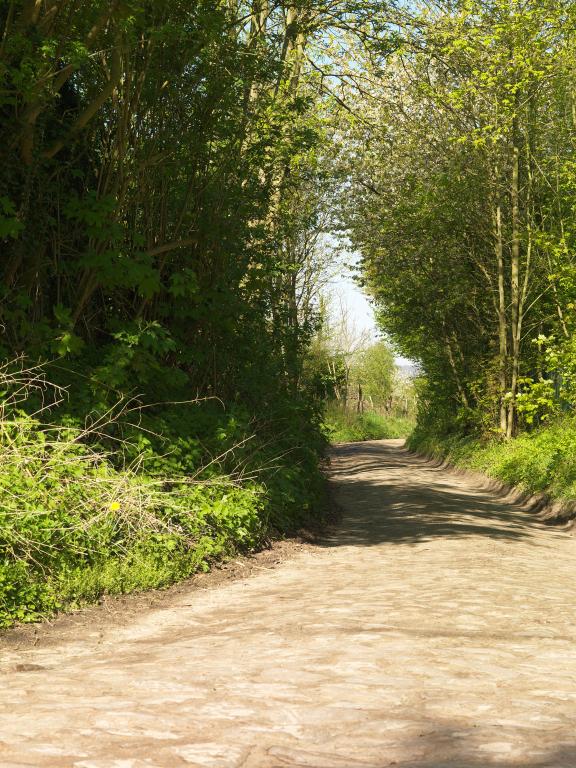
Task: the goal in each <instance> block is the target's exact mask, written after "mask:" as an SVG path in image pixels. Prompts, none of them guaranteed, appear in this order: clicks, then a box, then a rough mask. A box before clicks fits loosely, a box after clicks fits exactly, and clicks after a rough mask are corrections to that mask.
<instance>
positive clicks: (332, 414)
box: [324, 404, 414, 443]
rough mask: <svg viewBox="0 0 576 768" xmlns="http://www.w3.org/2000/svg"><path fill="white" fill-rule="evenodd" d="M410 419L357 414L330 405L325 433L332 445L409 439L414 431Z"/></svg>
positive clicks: (325, 422)
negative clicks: (401, 438)
mask: <svg viewBox="0 0 576 768" xmlns="http://www.w3.org/2000/svg"><path fill="white" fill-rule="evenodd" d="M413 426H414V423H413V422H412V421H411V420H410V419H406V418H403V417H398V416H385V415H383V414H379V413H375V412H373V411H365V412H364V413H357V412H356V411H348V410H344V409H342V408H339V407H338V406H337V405H335V404H330V405H329V406H328V407H327V409H326V414H325V416H324V431H325V434H326V436H327V437H328V439H329V440H330V442H331V443H357V442H362V441H364V440H386V439H391V438H400V437H407V436H408V435H409V434H410V432H411V430H412V429H413Z"/></svg>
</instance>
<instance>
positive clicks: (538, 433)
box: [408, 419, 576, 500]
mask: <svg viewBox="0 0 576 768" xmlns="http://www.w3.org/2000/svg"><path fill="white" fill-rule="evenodd" d="M408 447H409V448H411V449H413V450H417V451H421V452H423V453H427V454H429V455H432V456H435V457H437V458H446V459H448V461H450V462H451V463H452V464H454V465H456V466H458V467H462V468H463V469H471V470H475V471H478V472H483V473H484V474H485V475H488V476H489V477H492V478H494V479H496V480H500V481H501V482H504V483H508V484H510V485H514V486H516V487H518V488H520V489H521V490H523V491H526V492H527V493H541V492H544V493H546V494H548V495H549V496H550V497H552V498H554V499H559V500H574V499H576V420H574V419H564V420H563V421H562V422H556V423H552V424H549V425H548V426H545V427H541V428H540V429H537V430H534V431H533V432H530V433H524V434H522V435H519V436H518V437H516V438H514V439H513V440H510V441H504V440H500V439H491V440H479V439H475V438H470V437H467V438H463V437H457V436H451V437H445V438H441V437H437V436H434V435H429V434H423V433H422V432H420V431H419V430H418V429H417V430H415V432H414V433H413V435H412V436H411V438H410V439H409V441H408Z"/></svg>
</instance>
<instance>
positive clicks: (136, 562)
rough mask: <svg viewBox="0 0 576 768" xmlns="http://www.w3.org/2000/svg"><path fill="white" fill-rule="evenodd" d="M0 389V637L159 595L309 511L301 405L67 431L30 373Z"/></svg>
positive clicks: (119, 414)
mask: <svg viewBox="0 0 576 768" xmlns="http://www.w3.org/2000/svg"><path fill="white" fill-rule="evenodd" d="M0 387H1V388H2V390H3V391H4V395H3V401H2V402H3V407H2V409H1V411H0V554H1V559H0V626H4V627H6V626H9V625H11V624H13V623H14V622H16V621H35V620H38V619H40V618H42V617H43V616H46V615H48V614H50V613H53V612H54V611H57V610H61V609H66V608H70V607H74V606H77V605H79V604H82V603H83V602H86V601H94V600H97V599H98V598H99V597H100V596H101V595H102V594H104V593H109V594H113V593H121V592H129V591H133V590H139V589H148V588H153V587H162V586H165V585H167V584H170V583H172V582H174V581H176V580H178V579H183V578H186V577H187V576H189V575H191V574H193V573H194V572H196V571H198V570H207V569H208V568H209V567H210V565H211V564H212V563H213V562H215V561H216V560H218V559H221V558H225V557H227V556H229V555H231V554H232V553H234V552H237V551H242V552H247V551H249V550H252V549H254V548H256V547H258V546H261V545H262V544H263V543H264V542H265V541H266V540H267V539H268V538H269V537H270V536H272V535H275V534H276V535H277V534H280V533H283V532H286V531H289V530H291V529H294V528H297V527H298V526H299V525H301V524H303V523H304V522H305V521H306V520H307V519H309V516H310V515H311V514H312V512H313V511H314V512H315V513H317V512H318V510H319V509H320V508H321V505H322V493H323V484H322V480H321V478H320V474H319V470H318V458H319V453H320V451H321V448H322V445H323V443H322V440H321V438H320V437H319V433H318V432H317V431H316V430H315V427H314V426H313V420H312V419H310V413H308V412H306V411H305V409H304V408H303V406H298V407H296V406H293V407H291V412H290V413H284V414H282V413H281V412H276V413H271V414H270V415H269V418H270V419H271V421H270V423H269V424H265V423H256V422H254V420H252V419H250V418H249V416H248V414H247V413H246V412H242V411H241V410H237V411H236V412H233V411H231V410H226V409H225V408H223V406H222V404H221V403H219V402H212V401H202V402H189V403H181V404H179V405H178V404H173V405H168V404H166V405H164V406H162V407H161V408H160V407H157V408H156V409H153V412H147V411H146V409H144V408H143V407H142V406H140V405H135V404H134V403H133V402H132V403H130V404H126V403H124V404H120V405H119V406H118V407H117V408H116V409H115V410H114V409H109V410H108V411H105V412H104V413H103V414H100V415H98V414H92V418H91V419H90V420H89V421H88V422H87V423H84V424H80V423H79V419H77V418H73V417H71V416H70V412H71V411H73V407H71V406H70V401H71V400H72V399H73V398H72V397H70V398H69V399H66V398H63V397H61V395H62V390H60V389H59V388H57V387H56V388H54V387H51V386H50V385H48V384H47V383H46V381H45V380H44V378H43V375H42V373H41V372H40V373H39V372H38V369H33V370H32V371H30V370H29V371H24V370H23V369H22V367H20V369H19V370H18V372H17V373H14V371H13V370H10V369H9V368H8V367H7V366H5V367H3V368H1V369H0ZM49 391H52V394H53V395H54V392H55V393H56V397H54V396H52V397H48V393H49ZM64 394H65V393H64ZM40 396H42V397H44V398H45V399H46V398H47V399H48V400H49V403H48V404H45V405H44V406H42V407H41V408H40V409H39V410H36V411H35V412H34V413H30V410H31V408H30V406H31V404H32V403H34V402H37V401H38V398H39V397H40ZM65 403H67V404H68V408H67V409H66V408H64V409H63V405H64V404H65ZM72 405H73V403H72ZM286 407H287V406H285V405H284V408H286ZM279 410H280V411H281V410H282V409H281V408H280V409H279ZM272 427H274V435H275V436H274V439H271V437H270V435H271V432H270V430H271V429H272Z"/></svg>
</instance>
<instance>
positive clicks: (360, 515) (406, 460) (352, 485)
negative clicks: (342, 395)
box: [323, 443, 543, 547]
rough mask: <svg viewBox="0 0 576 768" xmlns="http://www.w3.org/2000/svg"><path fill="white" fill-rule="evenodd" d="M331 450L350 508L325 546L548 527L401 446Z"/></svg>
mask: <svg viewBox="0 0 576 768" xmlns="http://www.w3.org/2000/svg"><path fill="white" fill-rule="evenodd" d="M333 456H334V463H333V469H332V471H331V474H330V476H331V480H332V482H333V483H334V485H335V486H336V488H337V496H338V497H339V498H340V499H341V501H342V502H344V506H345V508H346V514H345V515H344V517H343V520H342V523H341V525H340V526H339V528H338V530H337V531H335V532H333V533H332V534H330V535H328V536H326V537H325V539H324V542H323V543H324V546H330V547H332V546H349V545H363V546H376V545H378V544H382V543H384V542H398V543H406V544H419V543H421V542H425V541H430V540H432V539H434V538H439V537H442V538H462V537H466V536H483V537H489V538H493V539H510V540H514V539H516V540H518V539H531V538H533V536H534V533H535V532H536V531H537V530H541V529H542V527H543V526H542V524H541V523H539V522H538V521H536V520H534V518H530V516H529V514H528V513H527V512H525V511H524V510H523V509H522V508H521V507H520V506H518V505H514V504H510V503H506V502H504V501H499V500H498V499H497V498H495V497H494V496H493V495H491V494H490V493H489V492H487V491H481V490H474V489H473V488H472V487H462V485H463V484H462V483H461V482H459V478H458V477H457V476H455V475H454V476H453V477H450V475H449V474H447V472H446V470H443V469H441V468H439V467H435V466H433V465H432V464H430V463H429V462H427V461H426V460H425V459H422V458H419V457H415V456H413V455H411V454H409V453H408V452H407V451H405V450H403V449H402V448H401V447H400V446H398V445H390V444H386V443H370V444H359V445H342V446H338V447H337V448H336V449H335V450H334V454H333ZM532 543H534V544H535V545H536V539H534V541H533V542H532Z"/></svg>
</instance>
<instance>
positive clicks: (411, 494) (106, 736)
mask: <svg viewBox="0 0 576 768" xmlns="http://www.w3.org/2000/svg"><path fill="white" fill-rule="evenodd" d="M333 480H334V483H335V484H336V485H337V497H338V500H339V503H340V504H341V505H342V507H343V508H344V513H345V516H344V521H343V524H342V525H341V527H340V528H339V529H338V530H337V532H335V533H333V534H331V535H330V536H329V537H328V538H327V539H326V541H325V542H324V543H323V545H322V546H318V547H310V548H304V549H303V550H302V551H301V552H300V553H298V554H297V555H296V556H295V557H293V558H292V559H290V560H287V561H286V562H284V563H282V564H281V565H279V566H278V567H277V568H276V569H273V570H270V569H266V570H262V571H261V572H258V573H256V574H255V575H253V576H251V577H250V578H248V579H245V580H240V581H236V582H234V583H231V584H224V585H221V586H218V587H216V588H214V589H209V590H204V591H194V592H190V593H189V594H186V593H183V594H181V595H180V596H179V598H178V600H177V601H176V602H175V603H173V604H172V605H170V606H169V607H167V608H164V609H163V608H158V609H155V610H150V611H147V612H145V613H144V614H143V615H141V616H139V617H137V618H136V619H134V620H133V621H132V622H130V624H129V626H127V627H124V628H122V629H115V630H108V631H107V632H105V633H104V636H103V637H98V633H97V632H95V631H89V628H84V629H82V630H81V631H80V633H79V635H78V637H77V638H75V640H74V642H69V643H66V644H64V645H63V646H61V647H47V648H38V649H28V650H25V651H14V650H12V651H5V653H4V654H3V658H2V669H3V671H4V674H2V675H1V677H0V682H1V684H2V688H1V692H0V766H2V768H15V766H18V767H19V768H20V767H22V766H52V767H56V768H68V767H69V766H74V768H154V767H156V768H178V767H179V766H203V767H206V766H208V767H210V768H240V766H242V768H282V767H284V766H307V767H309V768H310V767H312V768H357V767H359V766H363V767H364V768H368V767H369V766H370V767H372V768H384V766H392V765H395V766H400V767H406V766H414V768H416V766H418V767H419V768H445V767H446V768H447V767H448V766H451V767H452V768H456V767H457V768H487V767H488V766H500V767H501V768H512V766H531V768H536V766H538V767H543V766H547V767H548V768H575V766H576V596H575V595H576V539H575V538H574V537H572V536H571V535H569V534H568V533H565V532H562V531H558V530H554V529H550V528H545V527H543V526H541V525H539V524H537V523H536V522H534V520H533V519H532V518H531V517H530V516H529V515H527V514H526V513H524V512H522V510H521V509H520V508H518V507H514V506H508V505H505V504H503V503H502V502H499V501H498V500H497V499H495V498H494V497H491V496H490V495H489V494H487V493H486V492H483V491H481V490H479V489H475V488H474V487H473V485H471V484H470V482H469V481H466V480H464V479H461V478H458V477H456V476H455V475H453V474H450V473H449V472H446V471H443V470H439V469H436V468H433V467H431V466H430V465H427V464H426V463H425V462H423V461H422V460H419V459H417V458H414V457H410V456H409V455H408V454H406V453H405V452H403V451H402V450H401V448H400V446H399V444H398V442H396V441H385V442H381V443H368V444H364V445H358V446H342V447H339V448H338V449H336V450H335V453H334V459H333ZM18 665H19V666H18ZM16 670H20V671H16Z"/></svg>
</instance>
